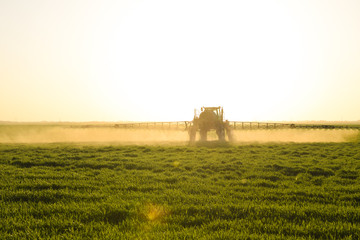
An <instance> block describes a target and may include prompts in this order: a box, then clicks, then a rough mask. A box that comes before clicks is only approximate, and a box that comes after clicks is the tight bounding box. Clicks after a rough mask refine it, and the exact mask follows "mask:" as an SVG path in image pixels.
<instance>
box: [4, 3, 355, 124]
mask: <svg viewBox="0 0 360 240" xmlns="http://www.w3.org/2000/svg"><path fill="white" fill-rule="evenodd" d="M359 12H360V1H358V0H337V1H334V0H302V1H300V0H292V1H289V0H255V1H242V0H234V1H232V0H222V1H213V0H182V1H168V0H151V1H146V0H117V1H116V0H101V1H100V0H99V1H97V0H62V1H48V0H31V1H29V0H11V1H10V0H0V34H1V35H0V121H185V120H192V118H193V114H194V108H197V109H200V108H201V107H202V106H223V107H224V112H225V118H226V119H228V120H231V121H303V120H328V121H346V120H348V121H352V120H360V95H359V94H358V92H359V89H360V44H359V43H360V14H359Z"/></svg>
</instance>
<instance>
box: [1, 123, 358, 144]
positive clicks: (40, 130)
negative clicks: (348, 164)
mask: <svg viewBox="0 0 360 240" xmlns="http://www.w3.org/2000/svg"><path fill="white" fill-rule="evenodd" d="M198 135H199V134H197V139H199V136H198ZM233 136H234V138H235V141H234V143H235V144H236V143H253V142H258V143H266V142H296V143H305V142H348V141H354V140H356V139H357V138H358V136H359V131H358V130H303V129H279V130H236V131H233ZM208 139H209V140H216V139H217V137H216V134H215V133H214V132H209V134H208ZM188 140H189V136H188V133H187V131H184V130H161V129H118V128H71V127H64V126H45V127H41V126H36V127H31V126H30V127H14V126H11V127H8V128H7V127H4V126H2V127H1V128H0V143H62V142H66V143H72V142H73V143H119V144H162V143H178V144H180V143H187V142H188Z"/></svg>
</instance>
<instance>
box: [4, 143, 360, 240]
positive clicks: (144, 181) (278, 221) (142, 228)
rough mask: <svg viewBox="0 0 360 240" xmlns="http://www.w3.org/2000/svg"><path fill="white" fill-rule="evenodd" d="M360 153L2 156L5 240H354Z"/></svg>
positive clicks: (125, 150)
mask: <svg viewBox="0 0 360 240" xmlns="http://www.w3.org/2000/svg"><path fill="white" fill-rule="evenodd" d="M359 150H360V144H358V143H326V144H325V143H314V144H253V145H240V146H233V145H228V144H223V145H221V146H218V145H217V144H208V145H202V146H95V145H93V146H90V145H77V146H76V145H67V144H46V145H19V144H10V145H0V152H1V155H0V164H1V169H2V171H1V173H0V191H1V201H0V209H1V210H0V214H1V216H2V221H1V223H0V234H1V235H2V236H4V238H5V239H19V238H25V239H34V238H38V239H41V238H43V239H48V238H53V239H61V238H71V239H84V238H86V239H88V238H111V239H184V238H186V239H317V238H322V239H340V238H343V239H359V238H360V212H359V211H358V209H359V205H360V184H359V183H360V177H359V174H360V151H359Z"/></svg>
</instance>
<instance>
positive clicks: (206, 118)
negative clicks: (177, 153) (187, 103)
mask: <svg viewBox="0 0 360 240" xmlns="http://www.w3.org/2000/svg"><path fill="white" fill-rule="evenodd" d="M210 130H215V131H216V134H217V136H218V138H219V141H225V133H226V134H227V136H228V139H229V141H232V134H231V128H230V125H229V122H228V121H227V120H226V121H224V110H223V108H222V107H202V108H201V112H200V114H197V110H196V109H195V111H194V119H193V121H192V124H191V126H190V127H189V136H190V142H194V141H195V139H196V132H197V131H199V132H200V141H207V133H208V131H210Z"/></svg>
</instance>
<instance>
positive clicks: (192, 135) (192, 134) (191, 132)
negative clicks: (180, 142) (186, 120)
mask: <svg viewBox="0 0 360 240" xmlns="http://www.w3.org/2000/svg"><path fill="white" fill-rule="evenodd" d="M189 137H190V142H195V139H196V128H195V127H194V126H191V127H190V129H189Z"/></svg>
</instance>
